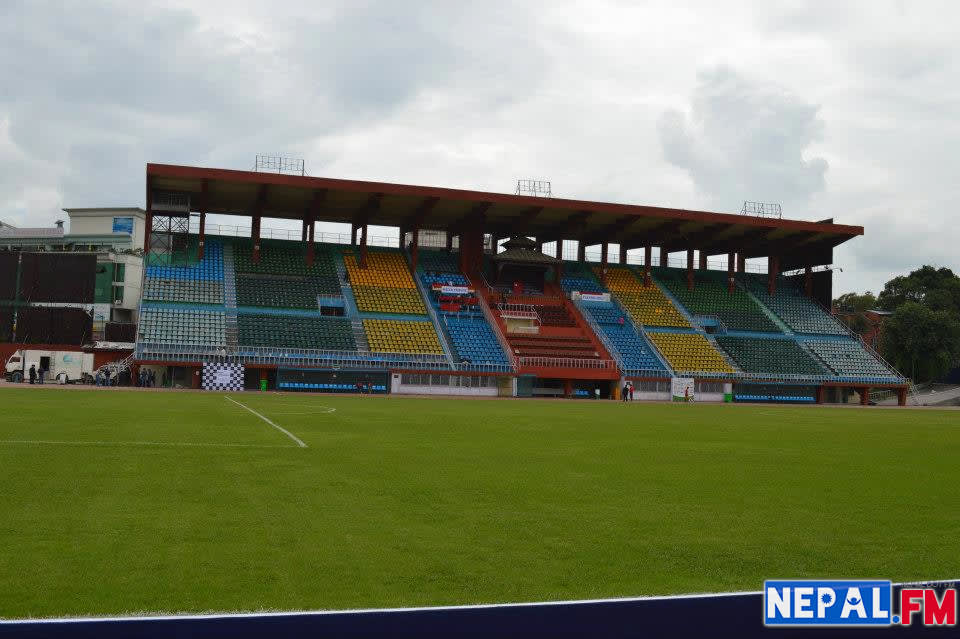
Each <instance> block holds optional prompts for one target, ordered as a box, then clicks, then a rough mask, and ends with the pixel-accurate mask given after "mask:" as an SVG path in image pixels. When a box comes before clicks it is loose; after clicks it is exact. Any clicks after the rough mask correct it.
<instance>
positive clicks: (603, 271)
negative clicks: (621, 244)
mask: <svg viewBox="0 0 960 639" xmlns="http://www.w3.org/2000/svg"><path fill="white" fill-rule="evenodd" d="M607 249H608V247H607V243H606V242H602V243H601V244H600V281H601V282H602V283H603V284H606V283H607Z"/></svg>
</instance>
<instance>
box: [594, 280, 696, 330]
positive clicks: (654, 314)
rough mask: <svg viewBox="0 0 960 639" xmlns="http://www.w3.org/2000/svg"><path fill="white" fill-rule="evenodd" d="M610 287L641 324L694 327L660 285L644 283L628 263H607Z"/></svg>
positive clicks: (636, 321) (634, 319)
mask: <svg viewBox="0 0 960 639" xmlns="http://www.w3.org/2000/svg"><path fill="white" fill-rule="evenodd" d="M597 268H599V267H597ZM607 288H609V289H610V291H611V292H612V293H613V294H614V295H616V297H617V299H618V300H620V303H621V305H622V306H623V307H624V308H625V309H626V310H627V312H628V313H630V317H632V318H633V321H634V322H635V323H637V324H640V325H645V326H671V327H677V328H689V327H690V322H688V321H687V320H686V318H685V317H684V316H683V315H682V314H681V313H680V311H678V310H677V309H676V307H674V305H673V302H671V301H670V298H668V297H667V296H666V295H664V294H663V291H661V290H660V288H659V287H657V286H656V285H655V284H651V285H650V286H644V285H643V282H641V281H640V280H639V279H638V278H637V276H636V275H634V273H633V271H631V270H630V269H629V268H627V267H622V266H608V267H607Z"/></svg>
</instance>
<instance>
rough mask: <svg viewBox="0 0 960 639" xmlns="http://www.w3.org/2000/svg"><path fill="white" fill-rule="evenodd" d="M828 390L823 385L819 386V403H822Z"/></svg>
mask: <svg viewBox="0 0 960 639" xmlns="http://www.w3.org/2000/svg"><path fill="white" fill-rule="evenodd" d="M826 390H827V389H825V388H824V387H823V386H817V403H818V404H822V403H823V400H824V396H825V395H826Z"/></svg>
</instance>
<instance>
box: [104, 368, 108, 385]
mask: <svg viewBox="0 0 960 639" xmlns="http://www.w3.org/2000/svg"><path fill="white" fill-rule="evenodd" d="M103 385H104V386H109V385H110V369H109V368H108V369H106V370H105V371H103Z"/></svg>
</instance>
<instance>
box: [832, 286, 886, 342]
mask: <svg viewBox="0 0 960 639" xmlns="http://www.w3.org/2000/svg"><path fill="white" fill-rule="evenodd" d="M876 307H877V297H876V295H874V294H873V293H871V292H870V291H867V292H866V293H864V294H863V295H860V294H857V293H844V294H843V295H841V296H840V297H838V298H837V299H835V300H833V308H834V309H836V310H837V312H838V317H839V319H840V320H841V321H842V322H843V323H845V324H846V325H847V327H848V328H849V329H850V330H851V331H853V332H854V333H857V334H860V335H862V334H864V333H865V332H866V331H867V330H869V328H870V322H869V321H868V320H867V318H866V317H864V312H865V311H869V310H871V309H874V308H876Z"/></svg>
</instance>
